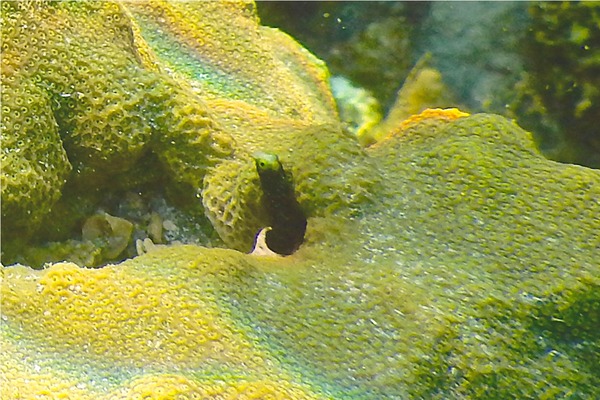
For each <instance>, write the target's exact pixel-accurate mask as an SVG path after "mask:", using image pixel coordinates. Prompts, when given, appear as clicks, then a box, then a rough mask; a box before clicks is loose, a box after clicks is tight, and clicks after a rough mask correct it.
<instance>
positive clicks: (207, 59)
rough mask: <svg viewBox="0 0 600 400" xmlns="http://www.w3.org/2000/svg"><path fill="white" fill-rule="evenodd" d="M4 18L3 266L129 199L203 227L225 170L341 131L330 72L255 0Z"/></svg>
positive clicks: (21, 8) (45, 10)
mask: <svg viewBox="0 0 600 400" xmlns="http://www.w3.org/2000/svg"><path fill="white" fill-rule="evenodd" d="M225 15H226V16H227V18H229V19H230V20H231V21H233V20H235V21H236V23H235V24H231V25H227V26H224V25H223V24H222V22H221V21H222V20H223V18H225V17H224V16H225ZM2 18H3V25H2V43H3V48H2V82H3V91H2V104H3V107H4V108H3V114H2V117H3V130H2V137H3V152H2V166H3V168H2V203H3V207H2V217H3V224H2V234H3V241H4V245H5V246H4V249H3V250H4V251H3V261H4V262H11V261H14V260H15V259H16V258H15V257H16V255H18V254H19V253H20V252H22V251H23V249H24V248H26V247H27V246H28V245H30V244H31V243H35V242H45V241H59V240H68V239H71V238H73V237H76V236H78V235H79V232H81V224H82V222H83V221H84V220H85V219H86V218H87V217H89V216H90V215H91V214H93V213H94V212H96V211H97V210H98V209H99V208H104V209H108V210H107V211H109V212H111V213H112V214H116V211H117V209H118V207H119V205H118V203H117V202H115V201H114V200H113V199H115V198H117V199H118V198H122V197H124V195H125V193H128V192H144V193H147V192H150V193H156V194H157V196H167V197H171V199H170V200H172V201H175V202H179V203H183V204H184V206H185V207H186V208H187V209H189V210H193V212H190V215H189V218H190V219H192V218H193V219H197V220H203V218H204V215H203V213H204V211H203V210H200V212H199V213H198V208H197V207H196V208H194V203H199V199H198V197H200V195H201V193H202V192H203V191H205V192H206V190H205V188H204V187H203V185H204V183H205V177H206V176H207V174H209V173H211V172H212V171H213V170H214V168H215V167H217V166H218V165H220V164H221V163H225V164H223V165H227V163H226V162H227V161H231V160H234V161H235V160H239V159H243V158H244V154H248V153H251V152H252V151H254V150H256V148H264V146H265V145H266V144H269V143H271V142H273V141H274V140H280V139H282V138H283V139H285V136H286V133H287V132H288V131H290V129H289V128H290V126H296V131H297V132H299V134H301V131H302V129H303V128H304V127H305V126H307V125H312V124H314V123H315V121H317V120H318V121H320V123H327V122H330V123H336V114H335V111H334V104H333V98H332V96H331V94H330V93H329V91H328V87H327V83H326V74H327V72H326V69H325V67H324V66H323V64H322V63H321V62H319V61H318V60H316V58H314V56H312V55H311V54H309V53H307V52H306V51H304V49H302V48H300V46H299V45H298V44H297V43H296V42H294V41H293V40H292V39H291V38H289V37H287V36H285V35H284V34H282V33H280V32H278V31H275V30H272V29H268V28H264V27H260V26H259V25H258V21H257V19H256V16H255V14H254V5H253V3H247V2H240V3H233V2H229V3H227V4H225V5H219V4H213V3H205V4H200V3H161V2H157V3H112V2H97V3H94V2H84V3H69V2H40V3H36V2H33V3H32V2H3V3H2ZM161 23H162V24H165V26H169V29H170V31H169V32H168V34H166V33H164V32H163V33H164V34H163V35H158V36H157V31H156V29H154V28H155V26H156V25H157V24H161ZM91 27H93V29H91ZM198 28H201V29H198ZM34 31H35V32H37V33H36V35H39V39H38V38H36V39H34V40H32V39H31V32H34ZM161 32H162V31H161ZM200 32H202V33H201V34H200ZM256 37H262V38H265V40H255V38H256ZM98 49H102V50H101V51H99V50H98ZM189 49H192V50H193V51H187V50H189ZM182 53H188V54H191V55H190V56H189V57H187V58H185V59H184V58H182V57H180V55H181V54H182ZM181 60H184V61H185V62H186V63H187V64H186V65H187V66H186V67H185V68H184V66H183V65H180V62H181ZM286 65H290V66H291V67H285V66H286ZM293 65H301V66H302V67H297V68H294V67H293ZM265 68H267V69H270V70H271V74H264V73H263V71H264V69H265ZM175 69H177V70H175ZM280 82H285V85H286V90H280V88H279V85H280ZM307 92H310V93H311V96H305V94H306V93H307ZM234 153H235V155H234ZM250 183H252V182H250ZM249 190H251V189H249ZM173 198H174V199H173ZM182 199H183V201H182ZM203 200H204V199H203ZM206 212H207V213H208V214H209V218H212V219H213V220H214V219H215V218H220V216H219V217H215V215H213V214H211V210H210V209H209V210H206ZM48 221H51V222H52V223H51V224H49V223H45V222H48ZM49 227H51V229H49ZM248 230H249V229H248ZM217 231H219V233H223V231H222V230H219V229H217ZM224 239H225V241H226V242H231V241H232V240H229V239H228V238H224ZM245 240H246V241H248V240H250V241H251V240H252V239H251V238H250V239H248V238H247V237H245Z"/></svg>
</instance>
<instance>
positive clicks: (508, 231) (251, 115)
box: [0, 3, 600, 399]
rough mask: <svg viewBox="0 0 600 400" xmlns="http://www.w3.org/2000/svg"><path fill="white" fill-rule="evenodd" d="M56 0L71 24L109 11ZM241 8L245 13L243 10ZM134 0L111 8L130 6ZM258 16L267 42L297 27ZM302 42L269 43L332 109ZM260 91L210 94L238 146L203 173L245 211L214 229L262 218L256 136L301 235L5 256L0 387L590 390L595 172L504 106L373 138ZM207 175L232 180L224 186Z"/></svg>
mask: <svg viewBox="0 0 600 400" xmlns="http://www.w3.org/2000/svg"><path fill="white" fill-rule="evenodd" d="M60 4H62V5H61V6H59V7H58V8H57V9H58V10H59V12H62V13H71V12H72V13H75V15H78V14H77V13H78V12H80V13H81V14H79V15H80V16H81V19H80V20H79V21H80V22H81V21H82V22H85V21H86V18H84V16H85V15H86V13H89V14H90V17H89V18H91V20H92V21H94V20H93V18H100V20H101V19H102V18H104V17H102V11H98V10H103V7H108V6H109V5H108V3H92V4H91V5H90V4H87V5H80V4H79V5H78V3H77V4H76V3H64V4H63V3H60ZM223 4H224V3H223ZM228 4H229V3H228ZM51 5H54V6H57V4H51ZM157 5H158V6H164V7H166V8H168V7H170V5H169V4H163V3H153V4H152V5H151V6H149V7H157ZM3 6H4V3H3ZM11 6H14V4H11ZM196 6H198V5H191V6H190V7H196ZM69 7H73V10H71V9H70V8H69ZM81 7H91V8H90V10H92V11H94V10H95V11H94V12H92V11H90V10H87V11H85V12H84V11H83V10H85V8H83V9H82V8H81ZM110 7H112V5H110ZM119 7H121V6H119ZM135 7H137V5H136V6H132V7H131V10H134V8H135ZM178 7H183V8H185V6H184V5H181V4H177V5H174V6H173V9H176V8H178ZM198 7H199V6H198ZM210 7H211V12H214V13H216V12H229V8H228V7H229V5H228V6H223V8H222V9H221V8H219V7H216V6H214V5H213V4H211V6H210ZM42 8H43V7H42ZM119 9H120V8H119ZM242 9H243V10H245V12H247V13H248V17H249V18H251V16H252V15H253V14H252V5H251V4H250V5H248V6H247V7H245V8H244V7H243V8H242ZM7 10H9V11H13V9H12V8H7ZM44 10H46V11H44ZM47 10H48V9H47V8H43V9H42V12H47ZM120 10H121V9H120ZM127 10H128V11H127V12H124V14H119V15H129V13H132V14H133V13H135V12H138V11H131V10H130V9H127ZM38 11H39V10H38ZM4 12H8V11H6V10H5V11H3V13H4ZM20 12H22V11H20ZM36 12H37V11H36ZM3 17H4V14H3ZM21 17H22V16H21ZM48 18H50V16H48ZM161 18H163V19H164V18H166V16H163V17H161ZM178 18H183V19H185V18H184V17H183V16H180V17H178ZM140 20H141V18H140ZM165 21H166V22H169V21H167V20H165ZM223 21H226V20H225V19H224V20H223ZM255 22H256V21H255ZM215 23H216V22H215ZM224 24H226V22H221V25H224ZM217 26H219V24H218V23H217ZM62 32H65V31H62ZM136 32H137V33H136ZM139 32H143V29H142V28H139V27H138V28H136V29H132V35H133V37H134V41H133V42H134V43H138V45H139V48H140V49H142V50H140V51H139V57H140V60H141V61H139V63H140V64H139V65H142V66H144V67H143V68H142V67H139V69H135V71H130V75H128V76H129V77H130V78H135V77H136V76H137V75H136V74H134V73H133V72H137V73H139V74H141V75H142V76H144V74H146V73H148V74H150V72H147V71H154V72H152V74H160V72H157V70H160V68H161V65H162V64H160V63H158V64H155V68H156V69H152V68H150V67H146V65H148V64H151V63H152V60H155V61H156V59H158V57H159V56H158V55H157V54H159V53H158V52H157V50H154V49H153V48H152V47H151V46H150V45H148V46H142V45H141V44H140V43H141V42H140V41H141V40H142V39H141V37H139V36H136V35H138V34H140V33H139ZM267 32H270V33H269V34H268V35H265V37H268V38H269V40H268V41H267V42H269V43H271V45H272V46H274V48H277V49H279V47H277V45H282V46H283V44H289V43H290V42H291V39H290V38H288V37H285V36H281V35H279V34H277V33H276V31H271V30H267ZM98 35H99V34H98ZM269 35H270V36H269ZM90 36H91V34H89V35H88V40H91V39H89V37H90ZM82 40H83V42H82V43H85V40H86V37H85V36H84V37H83V38H82ZM148 40H149V39H148ZM149 42H150V40H149ZM250 42H253V41H252V40H250ZM115 43H116V44H115V47H117V48H118V47H119V46H118V44H119V42H115ZM124 43H126V42H120V44H121V45H123V46H124ZM81 46H82V48H83V47H85V46H84V45H83V44H82V45H81ZM295 46H296V47H289V46H288V47H284V48H286V49H288V50H287V51H286V52H281V53H279V54H280V56H282V57H284V58H285V59H286V60H288V61H289V64H290V65H291V66H290V68H291V69H292V70H294V71H297V72H299V73H300V75H302V74H303V73H302V71H304V75H302V76H304V77H305V78H306V79H307V80H306V81H310V79H314V82H315V84H314V85H309V87H310V88H312V89H309V88H305V89H304V90H305V92H303V91H302V90H300V92H299V93H304V94H305V97H306V98H307V99H313V100H315V99H317V100H318V99H320V100H319V101H321V100H323V102H322V103H321V104H326V103H327V101H325V99H327V94H322V93H324V92H321V90H320V89H319V88H320V87H322V86H325V85H326V83H325V82H326V80H322V81H319V80H318V79H317V78H318V77H319V76H320V75H319V73H317V72H318V71H321V72H322V70H321V69H320V68H322V67H321V66H319V64H318V63H313V62H312V61H311V62H309V60H311V58H310V56H308V55H306V54H305V53H304V52H303V51H302V50H301V49H300V48H299V46H297V45H295ZM111 48H112V47H111V46H106V49H107V50H109V49H111ZM292 49H294V50H292ZM88 50H89V51H90V52H91V51H92V50H91V49H88ZM93 50H94V52H96V53H100V54H103V50H104V48H102V47H100V48H94V49H93ZM189 52H190V53H191V50H190V51H189ZM303 55H304V56H303ZM246 56H247V55H246ZM246 56H245V57H246ZM223 57H225V56H223ZM245 57H244V59H245V60H246V61H247V60H248V59H246V58H245ZM303 57H304V58H303ZM84 59H85V58H84ZM217 59H218V58H217ZM301 60H304V62H302V61H301ZM75 61H76V60H75ZM250 64H251V65H254V64H252V63H250ZM284 64H285V63H284ZM279 66H280V67H281V64H279ZM230 68H232V66H230ZM281 73H283V72H281ZM167 75H168V74H167ZM168 76H170V75H168ZM308 77H312V78H310V79H309V78H308ZM3 79H4V78H3ZM157 79H158V78H157ZM162 79H167V81H168V82H179V81H177V80H178V79H181V82H184V83H185V82H187V81H185V80H183V78H181V77H176V76H175V77H170V78H165V76H163V75H160V79H158V81H159V82H162ZM173 85H174V86H175V87H176V88H179V87H180V86H179V84H175V83H173ZM182 85H183V83H182ZM188 85H189V86H192V83H189V82H188ZM15 87H18V88H20V87H21V86H18V85H16V86H15ZM173 90H174V91H177V90H179V89H177V90H176V89H173ZM181 90H182V91H183V90H184V89H181ZM125 100H126V99H125ZM125 100H124V101H125ZM265 101H266V103H264V104H267V105H262V104H263V103H261V105H260V107H259V106H256V105H255V104H252V102H251V101H248V102H246V101H239V102H236V101H233V100H231V101H230V100H223V99H222V100H214V101H212V102H211V103H210V104H211V106H210V107H208V106H206V108H205V111H206V113H207V114H206V115H207V117H206V118H207V120H209V121H213V122H211V124H214V126H215V131H213V130H210V129H209V130H208V132H210V133H212V132H219V134H223V135H224V136H223V137H224V138H225V137H229V136H231V137H234V138H235V139H234V140H235V141H236V142H238V143H237V144H234V143H233V142H231V143H230V146H231V149H232V150H231V151H232V152H235V153H236V156H231V155H230V154H229V153H228V152H224V153H223V154H220V153H219V154H216V155H215V156H214V157H213V158H211V160H214V165H212V164H211V166H210V167H209V168H207V169H206V172H205V173H204V175H202V174H199V175H198V176H203V178H202V179H203V182H202V186H203V188H204V191H203V193H204V194H205V195H206V196H204V197H203V201H204V202H206V201H207V200H206V199H207V198H209V196H208V192H207V191H210V190H213V189H214V193H218V194H220V195H223V196H225V195H227V194H229V196H230V197H229V199H226V200H224V201H223V202H222V204H226V205H231V204H232V203H235V207H234V208H232V210H237V211H235V212H233V213H232V214H231V215H233V217H231V218H230V219H231V221H234V222H235V223H233V224H231V235H230V236H228V235H224V237H225V238H227V237H230V238H233V239H231V241H232V243H233V244H235V245H237V246H240V247H242V246H244V245H245V243H246V240H247V239H246V237H245V236H244V237H239V238H238V237H237V236H236V232H237V230H238V228H239V229H240V230H241V231H244V230H246V229H248V228H247V226H248V224H249V223H250V222H248V221H247V220H246V219H245V218H244V217H241V218H240V216H245V215H252V212H250V211H249V210H251V207H253V205H252V204H253V203H252V201H254V200H252V199H253V196H252V193H255V192H253V190H255V185H256V181H257V180H258V177H257V176H250V175H249V174H247V175H244V171H249V170H252V169H253V167H254V166H253V164H252V162H251V160H250V159H249V157H247V155H248V154H249V153H248V152H249V151H254V150H255V149H256V147H266V146H267V145H268V146H269V147H271V146H272V148H268V149H262V150H265V151H272V152H275V153H276V154H278V155H279V156H280V159H281V162H282V163H283V164H284V165H285V168H286V170H288V168H289V170H290V171H291V172H292V174H293V176H294V180H295V191H296V195H297V198H298V201H299V203H300V204H301V206H302V207H303V209H304V210H305V211H306V212H307V215H308V216H309V219H308V225H307V232H306V237H305V241H304V243H303V245H302V246H301V247H300V249H299V250H298V251H297V252H296V253H294V254H293V255H291V256H288V257H269V256H266V257H265V256H253V255H248V254H243V253H242V252H239V251H236V250H227V249H208V248H203V247H198V246H171V247H164V248H160V249H156V250H155V251H152V252H149V253H147V254H145V255H143V256H140V257H136V258H134V259H130V260H127V261H125V262H123V263H120V264H118V265H111V266H106V267H104V268H101V269H95V270H94V269H86V268H82V267H78V266H76V265H74V264H70V263H58V264H54V265H52V266H49V267H48V268H46V269H44V270H41V271H35V270H32V269H30V268H28V267H24V266H10V267H2V268H0V272H1V275H0V276H1V277H2V286H1V291H2V292H1V293H2V309H1V313H2V315H1V319H0V321H1V327H0V330H1V336H0V340H1V346H2V350H3V351H2V352H0V371H1V373H0V379H1V381H0V388H1V390H2V398H8V399H17V398H33V397H35V396H37V397H43V396H46V397H49V398H60V397H65V398H69V397H71V398H90V399H103V398H106V399H114V398H130V399H134V398H144V397H146V398H154V399H169V398H175V397H176V396H180V397H182V398H203V397H204V398H206V397H221V398H231V399H234V398H243V397H244V396H245V397H246V398H281V399H288V398H291V399H309V398H310V399H319V398H327V399H329V398H337V399H383V398H439V399H464V398H486V399H493V398H497V399H504V398H568V397H570V398H581V399H584V398H596V397H598V395H599V392H598V389H597V388H598V387H600V371H599V369H598V365H600V363H599V354H600V337H599V336H598V331H597V329H596V326H597V324H598V316H597V315H598V309H600V296H599V293H600V290H599V289H600V278H599V277H600V265H599V263H598V253H599V249H600V173H599V172H598V171H595V170H591V169H587V168H583V167H577V166H572V165H563V164H558V163H555V162H552V161H548V160H546V159H544V158H543V157H541V156H540V155H539V153H538V152H537V151H536V150H535V148H534V146H533V143H532V140H531V138H530V135H529V134H528V133H527V132H525V131H523V130H522V129H521V128H519V127H518V126H517V125H516V124H514V123H512V122H510V121H508V120H506V119H504V118H502V117H499V116H494V115H473V116H468V117H467V116H462V117H461V118H457V119H452V118H450V119H446V120H444V119H439V118H438V119H435V118H423V119H419V118H415V119H414V121H415V123H411V124H405V125H401V126H400V127H399V128H397V130H398V132H397V134H396V132H395V134H394V135H391V136H389V137H386V138H385V139H383V140H381V141H380V142H379V143H377V145H375V146H372V147H370V148H368V149H366V150H363V149H361V148H360V146H358V144H357V143H356V139H355V138H353V137H351V136H350V135H346V134H343V133H341V131H340V129H339V125H338V124H337V123H336V121H335V114H334V113H332V114H331V115H329V116H327V117H324V119H323V120H321V119H320V117H319V116H317V115H315V114H313V116H312V117H310V118H313V119H312V120H311V119H310V118H309V119H306V120H304V119H302V117H298V118H297V119H294V118H290V117H286V118H279V117H280V116H277V115H275V116H272V114H277V113H271V112H270V111H269V107H271V106H270V105H268V104H271V103H269V101H268V100H265ZM290 101H291V102H292V103H293V101H292V100H290ZM256 102H257V103H260V102H261V101H260V100H256ZM161 104H162V103H160V102H159V103H158V104H157V105H153V107H160V105H161ZM194 104H195V103H194ZM198 104H203V105H206V104H209V102H208V100H207V101H203V102H202V103H200V102H198ZM234 104H235V105H236V106H239V107H238V108H237V109H236V107H235V106H234ZM273 104H280V105H281V107H285V104H286V100H276V101H275V103H273ZM326 109H327V106H325V105H323V106H322V107H320V108H319V110H320V111H318V112H319V113H321V112H322V113H324V112H325V110H326ZM157 112H158V111H157ZM90 115H95V114H94V113H92V114H90ZM220 115H224V117H223V119H222V120H221V119H220V117H219V116H220ZM243 115H247V117H246V121H245V122H244V123H245V125H240V126H237V125H236V123H235V121H237V120H236V118H239V121H241V118H242V116H243ZM154 122H155V123H156V124H157V125H156V128H152V129H158V130H159V131H161V130H164V129H166V128H167V127H166V126H165V125H163V123H165V121H164V120H159V121H154ZM181 123H182V124H183V126H186V122H185V121H184V122H181ZM59 125H60V124H59ZM234 125H236V126H237V130H238V131H237V133H236V128H233V126H234ZM254 125H256V132H260V135H257V137H256V138H254V139H250V138H249V139H248V140H249V142H248V144H247V143H246V142H245V140H246V139H245V138H246V137H249V136H250V135H251V130H249V129H248V128H249V127H252V126H254ZM211 126H212V125H211ZM217 126H220V127H222V128H221V130H218V129H217V128H216V127H217ZM228 126H230V127H232V129H231V131H230V130H229V129H230V128H227V127H228ZM169 127H170V128H173V127H172V126H169ZM244 127H245V128H244ZM284 128H285V129H284ZM175 130H177V129H175ZM109 132H110V131H109ZM202 132H204V131H202ZM244 135H246V136H244ZM63 140H64V139H63ZM223 140H225V139H223ZM150 142H151V143H152V140H151V141H150ZM240 142H241V143H240ZM52 143H54V142H52ZM228 143H229V142H228ZM183 148H184V149H187V150H189V151H191V150H190V149H191V148H189V147H186V146H183ZM192 148H193V147H192ZM187 150H186V151H187ZM68 151H69V149H67V154H68ZM237 153H240V154H239V155H237ZM169 154H170V155H171V156H172V157H173V160H175V159H176V156H175V154H176V152H175V150H173V152H172V153H169ZM186 154H188V155H189V154H190V153H187V152H185V151H184V154H183V155H181V157H182V159H185V156H186ZM202 154H204V155H205V156H206V157H210V156H209V155H210V154H213V153H211V152H210V151H209V152H208V153H202ZM206 154H209V155H206ZM307 155H310V157H308V156H307ZM167 159H169V158H168V157H167ZM166 162H167V164H166V165H171V164H168V161H166ZM173 163H175V161H173ZM175 164H176V163H175ZM175 164H173V165H175ZM181 165H184V163H182V164H181ZM194 165H195V164H194ZM202 165H204V164H202ZM228 166H229V167H228ZM232 171H239V172H240V174H235V173H233V172H232ZM227 173H229V175H227ZM219 174H223V175H221V176H225V177H230V179H228V180H226V181H221V184H222V186H221V187H219V182H220V181H219V179H216V178H215V177H216V176H219ZM183 175H184V176H185V174H183ZM192 175H193V176H196V175H194V174H192ZM211 177H212V178H211ZM253 182H255V183H253ZM227 188H234V189H237V190H238V191H237V192H236V191H233V192H228V191H227ZM57 190H60V188H59V189H57ZM231 193H233V195H232V194H231ZM237 193H239V195H238V194H237ZM3 196H4V194H3ZM249 199H250V200H249ZM219 204H220V203H219V201H216V202H215V209H216V210H219V207H220V205H219ZM217 217H218V215H217ZM226 220H227V221H228V219H226ZM226 220H219V219H218V218H216V219H215V221H217V222H216V224H217V223H219V221H226ZM260 222H261V221H258V222H256V223H257V224H260Z"/></svg>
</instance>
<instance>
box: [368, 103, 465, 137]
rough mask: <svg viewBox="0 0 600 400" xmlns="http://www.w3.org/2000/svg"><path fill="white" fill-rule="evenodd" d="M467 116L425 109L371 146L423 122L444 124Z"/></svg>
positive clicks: (452, 109)
mask: <svg viewBox="0 0 600 400" xmlns="http://www.w3.org/2000/svg"><path fill="white" fill-rule="evenodd" d="M468 116H469V114H468V113H466V112H463V111H460V110H459V109H458V108H446V109H442V108H427V109H425V110H423V111H421V112H420V113H419V114H415V115H411V116H410V117H408V118H406V119H405V120H404V121H402V122H400V124H398V125H397V126H394V127H393V128H392V129H391V130H390V132H389V133H388V135H387V136H385V137H383V138H381V139H380V141H379V142H377V143H375V144H374V145H373V146H377V145H379V144H381V143H382V142H383V141H386V140H389V139H390V138H392V137H394V136H397V135H402V134H403V133H404V132H405V131H406V130H407V129H408V128H410V127H412V126H415V125H417V124H419V123H420V122H423V121H425V120H428V122H430V123H445V122H450V121H454V120H455V119H458V118H464V117H468Z"/></svg>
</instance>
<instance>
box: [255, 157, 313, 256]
mask: <svg viewBox="0 0 600 400" xmlns="http://www.w3.org/2000/svg"><path fill="white" fill-rule="evenodd" d="M253 157H254V163H255V165H256V171H257V172H258V176H259V177H260V185H261V188H262V190H263V195H262V203H263V206H264V208H265V210H266V211H267V215H268V217H269V223H270V227H271V230H269V231H268V232H267V245H268V246H269V248H270V249H271V250H273V251H275V252H276V253H278V254H285V255H289V254H292V253H293V252H294V251H296V250H297V249H298V247H299V246H300V245H301V244H302V241H303V240H304V233H305V232H306V215H305V214H304V211H302V208H301V207H300V204H299V203H298V200H296V195H295V194H294V183H293V179H292V176H291V174H290V173H288V172H287V171H285V170H284V169H283V165H282V164H281V161H279V157H278V156H277V155H276V154H272V153H265V152H256V153H254V155H253Z"/></svg>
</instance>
